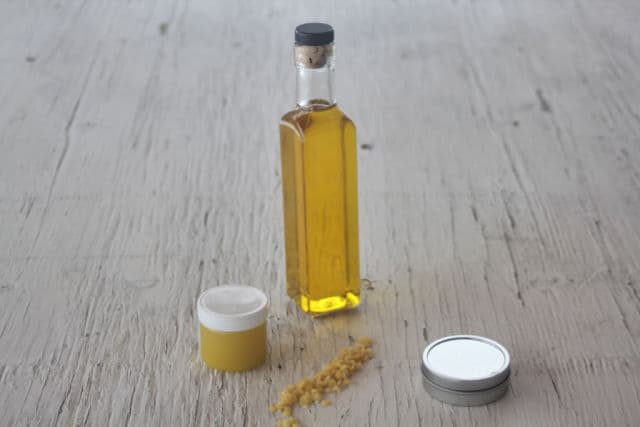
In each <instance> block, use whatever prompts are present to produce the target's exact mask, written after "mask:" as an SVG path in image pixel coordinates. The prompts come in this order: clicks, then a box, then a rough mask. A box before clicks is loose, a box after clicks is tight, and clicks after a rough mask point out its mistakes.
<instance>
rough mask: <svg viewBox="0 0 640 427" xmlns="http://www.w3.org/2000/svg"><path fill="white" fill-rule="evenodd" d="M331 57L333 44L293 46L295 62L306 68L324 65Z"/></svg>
mask: <svg viewBox="0 0 640 427" xmlns="http://www.w3.org/2000/svg"><path fill="white" fill-rule="evenodd" d="M331 57H333V44H325V45H323V46H301V45H296V47H295V61H296V64H300V65H303V66H305V67H306V68H321V67H324V66H325V65H326V64H327V62H328V61H329V59H330V58H331Z"/></svg>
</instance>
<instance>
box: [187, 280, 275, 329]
mask: <svg viewBox="0 0 640 427" xmlns="http://www.w3.org/2000/svg"><path fill="white" fill-rule="evenodd" d="M267 302H268V300H267V296H266V295H265V293H264V292H262V291H261V290H260V289H257V288H254V287H252V286H246V285H221V286H217V287H215V288H210V289H207V290H206V291H204V292H203V293H202V294H200V297H199V298H198V320H199V322H200V323H201V324H202V325H203V326H204V327H206V328H207V329H211V330H213V331H222V332H238V331H247V330H250V329H254V328H257V327H258V326H260V325H262V324H263V323H264V322H265V321H266V320H267V314H268V307H267Z"/></svg>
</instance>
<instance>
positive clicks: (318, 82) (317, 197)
mask: <svg viewBox="0 0 640 427" xmlns="http://www.w3.org/2000/svg"><path fill="white" fill-rule="evenodd" d="M333 52H334V46H333V29H332V28H331V27H330V26H329V25H327V24H315V23H313V24H303V25H300V26H298V27H297V28H296V44H295V62H296V68H297V79H296V98H297V99H296V104H297V106H296V109H295V110H293V111H290V112H288V113H287V114H285V115H284V116H283V117H282V119H281V121H280V153H281V157H282V189H283V195H284V222H285V251H286V270H287V293H288V295H289V297H291V298H292V299H293V300H295V301H296V302H297V303H298V305H299V306H300V307H301V308H302V310H304V311H305V312H308V313H311V314H314V315H316V314H324V313H329V312H332V311H335V310H341V309H345V308H352V307H356V306H357V305H358V304H359V303H360V259H359V247H358V184H357V147H356V128H355V125H354V124H353V122H352V121H351V120H350V119H349V118H348V117H347V116H346V115H345V114H344V113H343V112H342V111H340V109H339V108H338V106H337V105H336V101H335V98H334V93H333V88H334V59H333Z"/></svg>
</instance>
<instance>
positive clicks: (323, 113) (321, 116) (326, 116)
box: [280, 104, 355, 128]
mask: <svg viewBox="0 0 640 427" xmlns="http://www.w3.org/2000/svg"><path fill="white" fill-rule="evenodd" d="M280 121H281V122H284V123H289V124H292V125H293V124H295V125H297V126H301V127H302V128H305V127H306V126H308V125H310V124H311V123H312V122H331V121H334V122H336V123H342V124H348V125H350V126H353V127H355V124H354V123H353V120H351V119H350V118H349V117H348V116H347V115H346V114H345V113H344V112H343V111H342V110H341V109H340V107H339V106H338V105H337V104H334V105H332V106H331V107H329V108H324V109H321V110H320V109H316V110H307V109H304V108H300V107H299V108H296V109H295V110H291V111H289V112H287V113H285V114H284V115H283V116H282V118H281V119H280Z"/></svg>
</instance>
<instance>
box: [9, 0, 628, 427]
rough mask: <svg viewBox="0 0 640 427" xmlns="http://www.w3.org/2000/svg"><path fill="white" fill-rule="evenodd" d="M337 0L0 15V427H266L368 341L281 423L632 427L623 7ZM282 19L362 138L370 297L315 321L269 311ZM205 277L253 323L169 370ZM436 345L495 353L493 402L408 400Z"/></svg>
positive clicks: (186, 349) (288, 65) (144, 4)
mask: <svg viewBox="0 0 640 427" xmlns="http://www.w3.org/2000/svg"><path fill="white" fill-rule="evenodd" d="M343 3H344V2H330V3H327V2H314V3H312V4H308V3H302V2H284V1H272V2H260V1H248V2H213V1H205V0H201V1H196V0H193V1H189V2H174V3H170V2H165V1H155V2H151V1H138V2H124V1H109V2H98V1H83V2H80V1H68V2H59V3H55V2H45V1H39V2H35V1H34V2H18V1H7V0H5V1H2V2H0V77H1V78H0V153H1V154H0V414H2V415H1V417H2V418H1V419H2V422H1V423H0V424H2V425H83V424H88V425H105V424H107V425H154V426H155V425H172V426H175V425H203V426H204V425H207V426H210V425H216V426H236V425H249V426H253V425H261V426H262V425H274V424H275V417H273V416H272V415H270V414H269V413H268V411H267V406H268V404H269V403H271V402H274V401H276V400H277V397H278V394H279V392H280V391H281V390H282V388H283V387H284V386H286V385H287V384H289V383H290V382H293V381H296V380H298V379H300V378H302V377H303V376H306V375H309V374H311V373H313V372H315V371H316V370H318V369H319V368H320V367H321V366H322V364H323V363H325V362H326V361H328V360H329V359H330V358H331V357H333V355H334V354H335V353H336V352H337V350H338V349H339V348H341V347H343V346H345V345H347V344H348V343H349V336H350V335H351V336H353V337H355V336H359V335H370V336H372V337H373V338H374V339H375V350H376V353H377V355H376V358H375V359H374V360H373V361H372V362H370V364H369V365H368V366H366V367H365V369H363V371H362V372H361V373H359V374H358V375H357V377H355V379H354V383H353V385H352V386H351V387H350V388H349V389H347V390H345V391H344V392H343V393H341V394H340V395H339V397H338V399H337V402H336V404H335V405H334V406H331V407H328V408H323V407H318V408H311V409H308V410H300V411H298V412H297V413H296V415H297V416H298V417H299V418H300V419H301V421H302V422H303V423H304V425H308V426H310V425H318V426H329V425H344V426H364V425H375V426H393V425H402V426H414V425H416V426H417V425H425V426H426V425H468V424H474V425H501V426H514V425H545V426H584V425H637V423H638V420H639V419H640V397H639V396H640V392H639V390H640V255H639V254H640V215H638V213H639V212H640V166H638V165H639V164H640V143H639V140H640V107H639V105H640V74H638V70H639V69H640V45H639V44H638V43H639V40H640V30H638V28H640V27H638V25H637V21H638V20H639V19H640V4H639V3H638V2H635V1H630V0H629V1H603V0H594V1H588V0H576V1H561V2H538V1H525V2H500V1H493V0H488V1H482V2H469V1H463V0H460V1H451V2H445V1H433V2H429V3H427V4H422V5H417V4H414V3H413V2H407V1H397V2H371V1H356V2H349V3H348V4H343ZM308 20H321V21H328V22H331V23H332V24H333V25H334V26H335V28H336V33H337V43H338V51H337V52H338V71H337V73H338V74H337V76H338V97H339V100H340V102H341V104H342V106H343V109H344V110H345V111H346V112H347V113H348V114H349V115H350V116H351V117H352V118H353V119H354V120H355V122H356V124H357V125H358V129H359V140H360V143H361V144H367V146H368V147H365V148H366V149H362V150H361V151H360V153H359V154H360V158H359V161H360V164H359V167H360V174H359V176H360V206H361V258H362V274H363V276H364V277H366V278H367V279H369V280H370V281H371V283H372V289H367V290H365V294H364V304H363V305H362V306H361V308H359V309H358V310H357V311H355V312H351V313H347V314H341V315H336V316H332V317H326V318H322V319H316V320H312V319H309V318H307V317H305V316H304V315H301V314H300V313H298V312H297V311H296V310H295V309H294V307H293V305H292V304H291V303H290V302H288V301H287V299H286V297H285V286H284V275H283V274H284V268H283V266H284V255H283V249H282V220H281V215H282V211H281V195H280V191H281V189H280V177H279V148H278V134H277V124H278V118H279V116H280V115H281V114H282V113H284V112H285V111H286V110H287V109H288V108H290V106H291V101H292V98H293V90H294V87H293V83H294V81H293V79H294V68H293V64H292V43H291V42H292V36H293V34H292V32H293V28H294V26H295V25H296V24H297V23H300V22H304V21H308ZM373 53H375V54H373ZM230 282H241V283H249V284H253V285H255V286H258V287H260V288H262V289H264V290H265V291H266V292H267V293H268V295H269V296H270V298H271V301H272V314H271V317H270V323H269V330H270V332H269V333H270V341H269V342H270V357H269V360H268V362H267V363H266V365H265V366H264V367H262V368H261V369H259V370H256V371H253V372H250V373H246V374H241V375H228V374H216V373H214V372H211V371H208V370H207V369H205V368H204V367H203V366H202V364H201V363H200V362H199V360H198V353H197V337H196V329H195V327H196V323H195V322H196V321H195V319H194V313H195V309H194V308H195V300H196V296H197V295H198V294H199V293H200V292H201V291H202V290H203V289H205V288H207V287H209V286H214V285H217V284H221V283H230ZM452 333H474V334H482V335H487V336H489V337H492V338H495V339H497V340H499V341H500V342H502V343H504V344H505V345H506V346H507V347H508V348H509V349H510V350H511V351H512V353H513V368H514V372H513V378H512V389H511V391H510V392H509V394H508V395H507V397H506V398H505V399H503V400H501V401H500V402H497V403H496V404H493V405H490V406H487V407H479V408H455V407H448V406H445V405H443V404H441V403H439V402H437V401H434V400H432V399H430V398H429V397H428V396H427V395H426V394H425V392H424V391H423V389H422V385H421V382H420V373H419V370H418V363H419V355H420V352H421V350H422V349H423V348H424V347H425V345H426V343H427V341H429V340H432V339H435V338H437V337H440V336H442V335H446V334H452Z"/></svg>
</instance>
